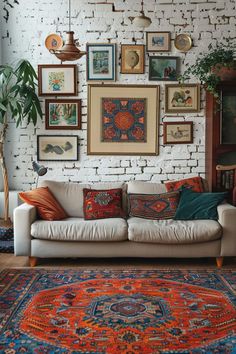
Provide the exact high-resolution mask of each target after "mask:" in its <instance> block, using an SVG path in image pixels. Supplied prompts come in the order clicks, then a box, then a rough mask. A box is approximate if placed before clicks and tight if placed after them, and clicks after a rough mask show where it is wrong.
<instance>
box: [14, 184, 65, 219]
mask: <svg viewBox="0 0 236 354" xmlns="http://www.w3.org/2000/svg"><path fill="white" fill-rule="evenodd" d="M19 196H20V198H21V199H22V200H23V201H24V202H25V203H27V204H30V205H33V206H35V207H36V208H37V211H38V214H39V216H40V217H41V218H42V219H43V220H50V221H53V220H62V219H65V218H67V217H68V215H67V214H66V212H65V210H64V209H63V208H62V206H61V205H60V203H59V202H58V201H57V200H56V198H55V197H54V195H53V194H52V192H51V191H50V189H49V188H48V187H40V188H36V189H34V190H32V191H28V192H21V193H19Z"/></svg>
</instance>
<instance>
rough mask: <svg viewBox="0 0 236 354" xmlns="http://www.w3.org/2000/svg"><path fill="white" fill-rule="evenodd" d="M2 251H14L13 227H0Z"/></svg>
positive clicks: (0, 246)
mask: <svg viewBox="0 0 236 354" xmlns="http://www.w3.org/2000/svg"><path fill="white" fill-rule="evenodd" d="M0 252H1V253H14V235H13V228H12V227H7V228H6V227H0Z"/></svg>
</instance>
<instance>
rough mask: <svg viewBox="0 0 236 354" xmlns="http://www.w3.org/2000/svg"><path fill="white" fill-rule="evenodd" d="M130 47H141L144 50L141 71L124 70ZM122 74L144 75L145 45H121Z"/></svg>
mask: <svg viewBox="0 0 236 354" xmlns="http://www.w3.org/2000/svg"><path fill="white" fill-rule="evenodd" d="M129 47H139V48H142V63H141V69H139V70H138V71H135V70H134V71H132V69H131V70H125V69H124V60H125V59H124V58H125V51H126V50H128V49H129ZM120 72H121V74H144V72H145V45H144V44H121V64H120Z"/></svg>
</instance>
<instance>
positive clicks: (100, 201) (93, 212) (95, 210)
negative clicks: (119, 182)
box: [83, 188, 124, 220]
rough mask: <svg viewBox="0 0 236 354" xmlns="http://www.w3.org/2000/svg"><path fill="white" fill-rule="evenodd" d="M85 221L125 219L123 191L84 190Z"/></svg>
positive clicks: (117, 189) (118, 189)
mask: <svg viewBox="0 0 236 354" xmlns="http://www.w3.org/2000/svg"><path fill="white" fill-rule="evenodd" d="M83 193H84V218H85V220H93V219H105V218H123V217H124V211H123V209H122V189H121V188H116V189H108V190H104V189H103V190H101V189H99V190H98V189H87V188H84V189H83Z"/></svg>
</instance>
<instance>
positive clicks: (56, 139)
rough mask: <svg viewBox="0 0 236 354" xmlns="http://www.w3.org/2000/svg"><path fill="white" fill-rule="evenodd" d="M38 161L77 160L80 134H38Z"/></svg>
mask: <svg viewBox="0 0 236 354" xmlns="http://www.w3.org/2000/svg"><path fill="white" fill-rule="evenodd" d="M37 159H38V161H77V160H78V136H74V135H38V136H37Z"/></svg>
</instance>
